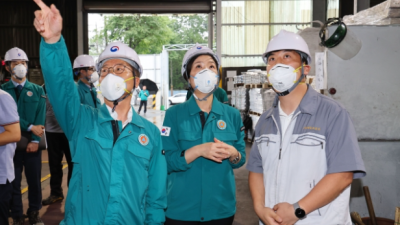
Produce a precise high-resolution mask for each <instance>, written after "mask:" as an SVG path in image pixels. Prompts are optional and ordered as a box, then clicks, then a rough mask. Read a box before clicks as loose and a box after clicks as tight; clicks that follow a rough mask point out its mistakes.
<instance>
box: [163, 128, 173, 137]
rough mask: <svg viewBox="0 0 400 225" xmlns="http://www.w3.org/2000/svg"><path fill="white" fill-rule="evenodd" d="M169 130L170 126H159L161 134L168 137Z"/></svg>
mask: <svg viewBox="0 0 400 225" xmlns="http://www.w3.org/2000/svg"><path fill="white" fill-rule="evenodd" d="M170 132H171V127H161V136H166V137H169V133H170Z"/></svg>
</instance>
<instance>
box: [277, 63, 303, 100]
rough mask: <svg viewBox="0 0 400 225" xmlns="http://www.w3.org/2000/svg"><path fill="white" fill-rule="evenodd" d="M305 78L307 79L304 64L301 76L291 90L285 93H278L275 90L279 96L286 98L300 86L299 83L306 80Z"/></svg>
mask: <svg viewBox="0 0 400 225" xmlns="http://www.w3.org/2000/svg"><path fill="white" fill-rule="evenodd" d="M304 77H306V75H304V66H303V64H302V65H301V76H300V78H299V79H298V80H297V81H296V83H295V84H294V85H293V86H292V87H291V88H289V89H288V90H286V91H284V92H277V91H276V90H275V89H274V88H273V89H274V91H275V93H276V94H277V95H278V96H286V95H288V94H290V92H292V91H293V90H294V89H295V88H296V87H297V85H299V83H300V82H301V81H302V80H303V79H304Z"/></svg>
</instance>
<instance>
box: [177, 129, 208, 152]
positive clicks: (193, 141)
mask: <svg viewBox="0 0 400 225" xmlns="http://www.w3.org/2000/svg"><path fill="white" fill-rule="evenodd" d="M178 142H179V146H180V147H181V149H182V150H188V149H189V148H191V147H193V146H196V145H199V144H202V140H201V133H200V132H198V131H180V132H179V134H178Z"/></svg>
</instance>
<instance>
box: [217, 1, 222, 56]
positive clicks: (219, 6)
mask: <svg viewBox="0 0 400 225" xmlns="http://www.w3.org/2000/svg"><path fill="white" fill-rule="evenodd" d="M216 19H217V55H218V57H220V58H221V53H222V43H221V42H222V41H221V40H222V37H221V35H222V21H221V19H222V3H221V0H217V8H216Z"/></svg>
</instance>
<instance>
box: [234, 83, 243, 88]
mask: <svg viewBox="0 0 400 225" xmlns="http://www.w3.org/2000/svg"><path fill="white" fill-rule="evenodd" d="M242 86H244V83H238V84H234V87H242Z"/></svg>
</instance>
